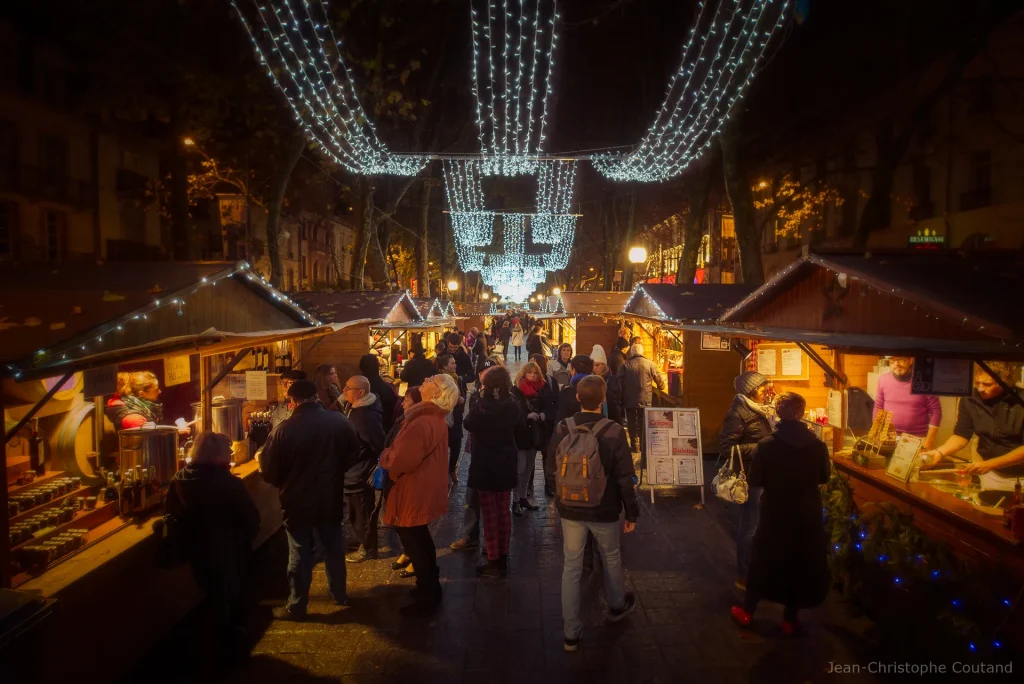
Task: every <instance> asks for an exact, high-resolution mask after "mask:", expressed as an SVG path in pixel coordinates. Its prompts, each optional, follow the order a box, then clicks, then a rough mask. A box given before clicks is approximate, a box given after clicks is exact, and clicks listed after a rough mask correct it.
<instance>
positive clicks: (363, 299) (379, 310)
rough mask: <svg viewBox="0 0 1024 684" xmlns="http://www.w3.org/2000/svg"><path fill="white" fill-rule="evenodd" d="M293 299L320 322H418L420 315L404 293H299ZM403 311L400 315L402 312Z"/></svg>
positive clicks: (421, 316)
mask: <svg viewBox="0 0 1024 684" xmlns="http://www.w3.org/2000/svg"><path fill="white" fill-rule="evenodd" d="M295 299H296V301H298V302H300V303H301V304H302V306H305V307H306V308H307V309H309V311H310V312H311V313H313V314H314V315H316V316H317V317H318V318H319V319H320V320H322V321H331V322H335V323H343V322H345V321H352V320H362V319H366V320H373V321H377V322H380V323H391V322H396V323H397V322H412V323H417V324H418V323H422V322H423V321H424V317H423V315H422V314H421V313H420V311H419V308H418V307H417V305H416V302H414V301H413V299H412V297H410V296H409V293H408V292H381V291H377V290H346V291H342V292H299V293H296V295H295ZM403 314H404V315H403Z"/></svg>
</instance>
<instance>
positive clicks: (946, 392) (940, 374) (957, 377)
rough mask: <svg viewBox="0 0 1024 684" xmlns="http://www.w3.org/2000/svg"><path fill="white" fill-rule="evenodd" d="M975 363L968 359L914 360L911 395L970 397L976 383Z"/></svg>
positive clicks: (920, 358)
mask: <svg viewBox="0 0 1024 684" xmlns="http://www.w3.org/2000/svg"><path fill="white" fill-rule="evenodd" d="M972 366H973V362H971V361H970V360H967V359H935V358H925V357H919V358H915V359H914V370H913V372H912V381H911V384H910V393H911V394H932V395H936V396H943V397H969V396H970V395H971V389H972V387H973V382H974V373H973V368H972Z"/></svg>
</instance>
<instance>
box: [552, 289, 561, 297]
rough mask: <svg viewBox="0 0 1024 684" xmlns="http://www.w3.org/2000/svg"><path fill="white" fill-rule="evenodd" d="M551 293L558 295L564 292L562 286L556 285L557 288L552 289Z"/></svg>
mask: <svg viewBox="0 0 1024 684" xmlns="http://www.w3.org/2000/svg"><path fill="white" fill-rule="evenodd" d="M551 294H553V295H555V296H556V297H557V296H558V295H560V294H562V288H560V287H556V288H555V289H553V290H551Z"/></svg>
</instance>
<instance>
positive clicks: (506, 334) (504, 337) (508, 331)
mask: <svg viewBox="0 0 1024 684" xmlns="http://www.w3.org/2000/svg"><path fill="white" fill-rule="evenodd" d="M498 339H499V340H501V343H502V344H503V345H504V346H505V353H506V354H507V353H508V346H509V345H508V343H509V340H511V339H512V328H505V327H502V328H501V329H500V330H498Z"/></svg>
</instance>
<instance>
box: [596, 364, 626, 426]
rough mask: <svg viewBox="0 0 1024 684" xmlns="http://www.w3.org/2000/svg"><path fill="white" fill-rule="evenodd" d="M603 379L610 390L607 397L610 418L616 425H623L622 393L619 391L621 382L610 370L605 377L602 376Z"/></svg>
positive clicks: (606, 402)
mask: <svg viewBox="0 0 1024 684" xmlns="http://www.w3.org/2000/svg"><path fill="white" fill-rule="evenodd" d="M601 379H602V380H604V384H605V386H606V387H607V388H608V393H607V394H606V395H605V404H607V406H608V417H609V418H611V419H612V420H614V421H615V422H616V423H621V422H622V392H621V391H620V389H619V381H618V379H617V378H616V377H615V376H614V375H613V374H612V373H611V371H610V370H608V371H605V373H604V375H602V376H601Z"/></svg>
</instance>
